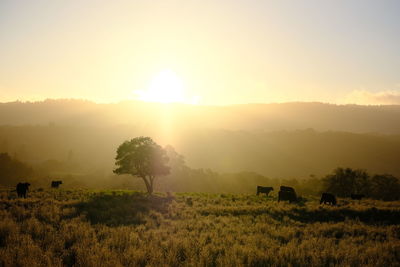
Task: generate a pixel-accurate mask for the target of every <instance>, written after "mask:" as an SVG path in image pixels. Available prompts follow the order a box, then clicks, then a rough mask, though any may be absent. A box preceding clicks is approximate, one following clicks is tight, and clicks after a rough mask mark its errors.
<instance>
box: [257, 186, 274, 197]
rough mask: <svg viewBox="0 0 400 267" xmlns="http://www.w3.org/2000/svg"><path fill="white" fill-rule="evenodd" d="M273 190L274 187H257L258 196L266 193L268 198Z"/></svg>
mask: <svg viewBox="0 0 400 267" xmlns="http://www.w3.org/2000/svg"><path fill="white" fill-rule="evenodd" d="M273 190H274V188H273V187H265V186H257V196H258V195H259V194H261V193H264V194H266V195H267V196H268V194H269V192H271V191H273Z"/></svg>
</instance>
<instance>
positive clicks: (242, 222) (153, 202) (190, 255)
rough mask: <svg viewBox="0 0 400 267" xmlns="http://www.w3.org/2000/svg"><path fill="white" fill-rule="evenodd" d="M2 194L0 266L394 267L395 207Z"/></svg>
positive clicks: (399, 230)
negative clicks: (23, 196) (338, 266)
mask: <svg viewBox="0 0 400 267" xmlns="http://www.w3.org/2000/svg"><path fill="white" fill-rule="evenodd" d="M12 194H13V193H9V192H6V191H2V192H0V218H1V221H0V266H30V267H31V266H32V267H33V266H73V265H75V266H335V265H340V266H399V264H400V226H399V222H400V202H381V201H369V200H365V201H361V202H358V201H356V202H354V201H350V200H340V201H339V202H340V203H339V204H340V205H339V206H338V207H329V206H320V205H319V203H318V201H317V200H316V199H308V201H306V202H303V203H301V204H288V203H277V201H275V200H274V199H271V198H265V197H257V196H252V195H229V194H223V195H216V194H177V195H175V196H174V197H168V196H163V195H158V196H154V197H151V198H149V197H146V196H144V195H142V194H140V193H137V192H128V191H102V192H100V191H98V192H93V191H83V190H81V191H79V190H73V191H68V190H48V191H43V192H33V193H31V194H30V197H29V198H28V199H14V198H13V197H12Z"/></svg>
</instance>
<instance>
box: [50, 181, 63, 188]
mask: <svg viewBox="0 0 400 267" xmlns="http://www.w3.org/2000/svg"><path fill="white" fill-rule="evenodd" d="M60 184H62V181H51V187H52V188H58V187H59V186H60Z"/></svg>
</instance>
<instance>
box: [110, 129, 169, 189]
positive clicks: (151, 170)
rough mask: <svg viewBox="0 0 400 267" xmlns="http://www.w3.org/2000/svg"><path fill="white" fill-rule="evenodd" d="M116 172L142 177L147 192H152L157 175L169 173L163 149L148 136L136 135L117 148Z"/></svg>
mask: <svg viewBox="0 0 400 267" xmlns="http://www.w3.org/2000/svg"><path fill="white" fill-rule="evenodd" d="M115 160H116V162H115V165H117V166H118V167H117V168H116V169H115V170H114V173H116V174H131V175H133V176H138V177H140V178H142V179H143V181H144V183H145V184H146V188H147V192H148V193H149V194H152V193H153V189H154V180H155V179H156V177H157V176H160V175H167V174H169V167H168V166H167V165H166V164H167V163H168V157H167V155H166V152H165V150H164V149H163V148H162V147H161V146H160V145H158V144H157V143H155V142H154V141H153V140H152V139H151V138H150V137H143V136H141V137H136V138H133V139H131V140H130V141H125V142H124V143H122V144H121V145H120V146H119V147H118V149H117V156H116V158H115Z"/></svg>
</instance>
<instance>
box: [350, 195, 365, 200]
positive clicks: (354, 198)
mask: <svg viewBox="0 0 400 267" xmlns="http://www.w3.org/2000/svg"><path fill="white" fill-rule="evenodd" d="M350 197H351V199H353V200H361V199H362V198H364V197H365V195H363V194H351V195H350Z"/></svg>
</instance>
